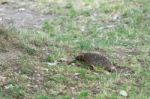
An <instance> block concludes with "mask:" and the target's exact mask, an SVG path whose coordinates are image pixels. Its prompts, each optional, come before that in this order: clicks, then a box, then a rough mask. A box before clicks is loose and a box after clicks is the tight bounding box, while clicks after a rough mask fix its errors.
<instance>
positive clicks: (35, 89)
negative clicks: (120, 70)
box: [0, 0, 150, 99]
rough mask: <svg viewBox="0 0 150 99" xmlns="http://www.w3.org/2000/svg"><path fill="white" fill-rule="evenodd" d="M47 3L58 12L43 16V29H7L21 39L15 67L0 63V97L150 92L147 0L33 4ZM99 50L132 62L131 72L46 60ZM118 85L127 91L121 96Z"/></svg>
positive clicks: (142, 96) (145, 98)
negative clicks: (132, 72)
mask: <svg viewBox="0 0 150 99" xmlns="http://www.w3.org/2000/svg"><path fill="white" fill-rule="evenodd" d="M47 3H50V7H48V9H47V10H46V13H50V14H53V15H56V17H55V18H53V19H49V20H46V21H45V22H43V25H42V27H41V30H37V31H36V30H34V31H31V30H22V29H21V30H17V31H15V32H14V33H12V34H11V32H10V33H9V34H8V36H10V37H11V38H16V39H17V40H18V41H19V42H17V46H18V47H19V51H21V52H22V55H21V56H19V60H18V61H19V62H17V64H15V66H16V68H17V69H16V70H14V69H13V68H12V67H10V66H9V65H8V66H2V69H1V70H0V71H2V70H3V72H0V75H4V76H5V77H7V80H6V82H5V83H6V85H5V86H3V87H0V98H2V99H12V98H14V99H16V98H17V99H22V98H25V99H29V98H31V99H71V98H72V97H74V98H75V99H103V98H104V99H105V98H106V99H107V98H108V99H109V98H110V99H124V98H129V99H137V98H138V99H149V98H150V93H149V90H150V87H149V86H150V79H149V76H150V73H149V71H150V67H149V65H150V46H149V42H150V28H149V26H150V20H149V17H150V15H149V13H150V4H149V3H148V0H107V1H106V0H76V1H75V0H63V1H62V0H38V2H37V5H38V6H39V8H40V9H41V8H43V9H44V7H45V6H46V5H47ZM46 7H47V6H46ZM13 31H14V30H13ZM0 35H3V33H1V29H0ZM16 39H15V40H16ZM20 48H21V50H20ZM101 50H103V51H105V52H106V53H107V55H108V57H109V58H110V60H112V61H113V62H114V63H117V64H118V65H121V66H127V67H131V68H132V69H133V70H134V71H135V73H134V74H131V75H123V74H116V73H108V72H106V71H103V70H100V71H99V72H93V71H90V70H88V69H85V68H81V67H77V66H71V65H66V64H65V63H61V64H58V65H57V66H49V65H47V63H48V62H53V61H55V60H59V59H60V58H66V57H70V56H71V57H73V56H74V55H77V54H78V53H81V52H88V51H101ZM0 85H1V83H0ZM6 87H8V88H6ZM121 90H125V91H126V92H127V93H128V97H124V96H121V95H120V94H119V92H120V91H121Z"/></svg>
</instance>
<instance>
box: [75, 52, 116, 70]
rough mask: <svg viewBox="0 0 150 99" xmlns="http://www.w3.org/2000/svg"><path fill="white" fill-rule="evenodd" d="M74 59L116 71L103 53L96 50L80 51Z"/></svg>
mask: <svg viewBox="0 0 150 99" xmlns="http://www.w3.org/2000/svg"><path fill="white" fill-rule="evenodd" d="M75 60H77V61H79V62H83V63H86V64H88V65H89V66H91V67H92V68H93V69H94V67H95V66H101V67H102V68H104V69H105V70H107V71H109V72H114V71H116V67H115V66H114V65H113V64H112V63H111V61H109V60H108V59H107V58H106V57H105V56H104V55H102V54H100V53H96V52H88V53H81V54H79V55H78V56H76V57H75Z"/></svg>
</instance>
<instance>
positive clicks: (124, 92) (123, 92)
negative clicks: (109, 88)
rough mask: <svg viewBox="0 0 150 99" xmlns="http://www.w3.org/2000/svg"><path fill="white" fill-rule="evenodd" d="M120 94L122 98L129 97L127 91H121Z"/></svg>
mask: <svg viewBox="0 0 150 99" xmlns="http://www.w3.org/2000/svg"><path fill="white" fill-rule="evenodd" d="M119 94H120V95H121V96H124V97H127V96H128V94H127V92H126V91H125V90H121V91H120V92H119Z"/></svg>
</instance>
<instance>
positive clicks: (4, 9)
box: [0, 1, 53, 28]
mask: <svg viewBox="0 0 150 99" xmlns="http://www.w3.org/2000/svg"><path fill="white" fill-rule="evenodd" d="M34 3H35V2H34V1H32V2H31V1H30V5H35V4H34ZM28 6H29V5H28V4H24V3H23V2H22V1H21V2H18V3H16V2H13V1H9V2H8V3H7V4H4V5H0V24H2V25H4V26H14V27H16V28H40V27H41V25H42V23H43V22H44V21H45V20H47V19H50V18H53V16H52V15H44V14H42V13H40V12H38V11H34V10H31V9H29V8H28Z"/></svg>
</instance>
